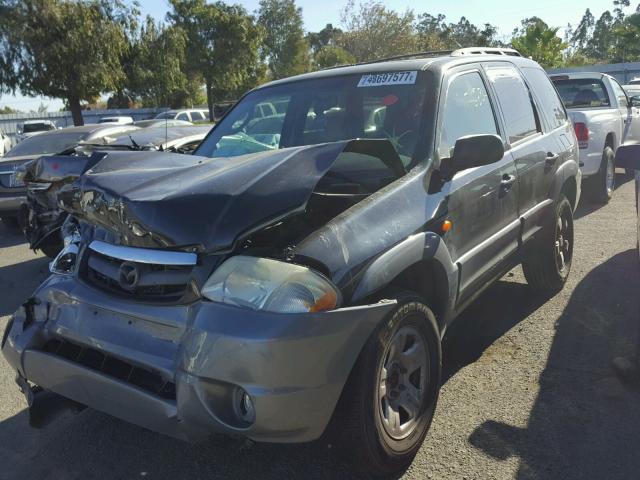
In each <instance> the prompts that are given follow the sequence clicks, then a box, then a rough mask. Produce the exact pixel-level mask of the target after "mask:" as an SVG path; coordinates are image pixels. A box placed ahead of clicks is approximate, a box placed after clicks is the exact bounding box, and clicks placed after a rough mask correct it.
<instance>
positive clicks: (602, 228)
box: [0, 178, 640, 480]
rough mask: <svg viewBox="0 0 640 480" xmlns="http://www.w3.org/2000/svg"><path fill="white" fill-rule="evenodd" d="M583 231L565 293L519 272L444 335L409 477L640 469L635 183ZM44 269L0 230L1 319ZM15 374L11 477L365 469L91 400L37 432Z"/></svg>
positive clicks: (625, 475) (586, 209)
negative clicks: (134, 415) (631, 364)
mask: <svg viewBox="0 0 640 480" xmlns="http://www.w3.org/2000/svg"><path fill="white" fill-rule="evenodd" d="M620 180H622V179H621V178H620ZM575 228H576V245H575V251H574V260H573V267H572V272H571V276H570V279H569V281H568V283H567V285H566V287H565V289H564V290H563V291H562V292H561V293H559V294H558V295H556V296H554V297H553V298H546V297H542V296H539V295H534V294H533V293H532V292H531V291H530V290H529V288H528V287H527V285H526V283H525V281H524V278H523V276H522V272H521V270H520V269H519V268H517V269H514V270H513V271H512V272H510V273H509V274H508V275H507V276H505V277H504V278H503V279H502V280H500V281H499V282H498V283H496V284H495V285H494V286H492V287H491V288H489V289H488V290H487V291H486V292H485V293H484V294H483V295H482V296H481V297H480V298H479V299H478V301H476V302H475V303H474V304H473V305H472V306H470V307H469V308H468V309H467V311H466V312H465V313H464V314H463V315H462V317H461V318H460V319H459V320H458V321H457V322H456V324H455V325H454V326H453V327H452V328H451V329H450V330H449V332H448V334H447V337H446V339H445V344H444V370H445V383H444V385H443V387H442V393H441V395H440V401H439V404H438V408H437V411H436V414H435V419H434V422H433V425H432V428H431V431H430V432H429V434H428V436H427V439H426V441H425V443H424V445H423V447H422V449H421V450H420V452H419V454H418V456H417V457H416V459H415V461H414V462H413V464H412V466H411V467H410V468H409V469H408V470H407V471H406V472H405V473H404V474H403V475H402V476H401V478H406V479H511V478H515V479H563V480H564V479H583V478H593V479H604V478H606V479H625V480H627V479H633V478H639V477H640V376H638V375H636V374H635V372H624V373H621V372H620V371H619V369H616V368H614V359H616V358H629V357H630V356H632V355H633V354H634V352H635V351H636V348H637V339H638V323H639V322H640V264H639V262H638V258H637V254H636V251H635V247H636V236H635V228H636V223H635V210H634V193H633V185H632V183H631V182H627V183H624V184H622V185H621V186H620V187H619V188H618V189H617V191H616V192H615V196H614V199H613V200H612V202H611V203H610V204H609V205H607V206H604V207H597V206H595V205H590V204H588V203H585V204H583V205H581V206H580V207H579V210H578V212H577V214H576V226H575ZM47 263H48V260H47V259H46V258H45V257H43V255H41V254H37V255H36V254H34V253H33V252H31V251H30V250H29V249H28V248H27V246H26V245H25V244H24V243H23V240H22V238H21V237H20V236H19V235H18V234H17V233H15V232H13V231H10V230H7V229H6V228H5V227H3V226H1V225H0V329H4V326H5V325H6V322H7V320H8V319H9V316H10V315H11V313H12V312H13V311H14V310H15V309H16V308H17V307H18V306H19V305H20V304H21V303H22V301H23V300H24V299H25V298H26V297H27V296H28V295H29V294H30V292H31V291H32V290H33V289H34V288H35V287H36V286H37V285H38V283H39V282H41V281H42V280H43V279H44V278H45V277H46V275H47ZM13 378H14V374H13V371H11V370H10V368H9V366H8V365H7V363H6V362H5V361H4V358H2V357H0V479H2V480H4V479H65V480H66V479H83V480H85V479H135V478H145V479H147V478H149V479H182V478H189V479H205V478H206V479H221V478H233V479H252V478H268V479H279V480H280V479H283V478H305V479H312V478H354V477H355V475H353V473H352V472H351V471H350V470H349V466H348V465H347V464H345V463H343V462H342V461H341V460H340V459H339V457H340V456H339V455H336V452H335V451H334V449H333V448H331V445H327V444H326V443H324V442H316V443H312V444H308V445H301V446H286V445H266V444H255V443H252V442H249V441H246V440H243V439H239V438H228V437H222V436H219V437H214V438H212V439H211V440H209V441H207V442H204V443H201V444H198V445H190V444H186V443H183V442H181V441H178V440H174V439H171V438H168V437H163V436H161V435H159V434H156V433H153V432H150V431H147V430H144V429H142V428H139V427H136V426H134V425H130V424H127V423H125V422H123V421H120V420H117V419H114V418H111V417H109V416H107V415H104V414H102V413H99V412H96V411H93V410H89V409H87V410H84V411H83V412H82V413H79V414H72V413H65V414H64V415H63V416H61V417H60V418H58V419H56V420H55V421H53V422H52V423H51V424H49V425H48V426H46V427H45V428H43V429H41V430H34V429H31V428H30V427H29V425H28V414H27V411H26V410H25V407H26V403H25V400H24V398H23V397H22V395H21V394H20V393H19V391H18V388H17V386H16V385H15V384H14V381H13Z"/></svg>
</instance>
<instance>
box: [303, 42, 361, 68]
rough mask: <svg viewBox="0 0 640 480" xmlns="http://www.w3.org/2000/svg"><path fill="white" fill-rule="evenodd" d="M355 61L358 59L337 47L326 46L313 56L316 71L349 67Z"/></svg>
mask: <svg viewBox="0 0 640 480" xmlns="http://www.w3.org/2000/svg"><path fill="white" fill-rule="evenodd" d="M355 61H356V58H355V57H354V56H353V55H351V54H350V53H349V52H347V51H346V50H344V49H342V48H340V47H338V46H337V45H325V46H324V47H321V48H320V50H318V51H317V52H316V54H315V55H314V56H313V65H314V67H315V68H316V69H321V68H329V67H335V66H336V65H348V64H352V63H355Z"/></svg>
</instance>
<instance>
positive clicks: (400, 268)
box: [352, 232, 458, 329]
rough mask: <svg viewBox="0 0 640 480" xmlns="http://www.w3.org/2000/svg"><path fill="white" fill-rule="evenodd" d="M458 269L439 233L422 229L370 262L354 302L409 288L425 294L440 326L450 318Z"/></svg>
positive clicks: (456, 285)
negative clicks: (422, 230)
mask: <svg viewBox="0 0 640 480" xmlns="http://www.w3.org/2000/svg"><path fill="white" fill-rule="evenodd" d="M457 272H458V269H457V267H456V265H455V264H454V263H453V262H452V261H451V256H450V255H449V251H448V249H447V247H446V245H445V244H444V242H443V241H442V238H441V237H440V236H439V235H436V234H435V233H432V232H426V233H425V232H421V233H418V234H415V235H412V236H411V237H409V238H407V239H406V240H404V241H402V242H400V243H399V244H398V245H396V246H394V247H393V248H391V249H389V250H388V251H387V252H385V253H384V254H382V255H380V256H379V257H378V258H376V259H375V260H374V261H373V262H372V263H371V264H369V265H368V266H367V267H366V269H365V271H364V273H363V274H362V276H361V279H360V281H359V283H358V285H357V287H356V289H355V292H354V294H353V296H352V302H357V301H359V300H362V299H365V298H371V297H372V296H376V295H380V294H381V293H382V292H390V291H395V290H410V291H413V292H415V293H417V294H419V295H420V296H422V297H423V298H424V299H425V301H426V302H427V305H428V306H429V308H430V309H431V310H432V311H433V313H434V315H435V316H436V320H437V323H438V326H439V328H440V329H443V328H444V326H445V325H446V323H448V321H449V320H450V318H451V315H452V312H453V306H454V303H455V296H456V293H457V288H458V273H457Z"/></svg>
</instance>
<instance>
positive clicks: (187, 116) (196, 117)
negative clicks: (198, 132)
mask: <svg viewBox="0 0 640 480" xmlns="http://www.w3.org/2000/svg"><path fill="white" fill-rule="evenodd" d="M156 119H167V120H185V121H187V122H206V121H209V112H208V111H207V110H205V109H202V108H192V109H184V110H167V111H166V112H162V113H160V114H158V115H156Z"/></svg>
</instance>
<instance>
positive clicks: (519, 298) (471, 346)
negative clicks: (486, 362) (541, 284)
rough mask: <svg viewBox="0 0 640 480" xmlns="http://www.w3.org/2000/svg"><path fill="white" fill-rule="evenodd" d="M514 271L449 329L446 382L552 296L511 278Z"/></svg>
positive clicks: (444, 370) (445, 343) (445, 342)
mask: <svg viewBox="0 0 640 480" xmlns="http://www.w3.org/2000/svg"><path fill="white" fill-rule="evenodd" d="M511 275H512V273H509V274H507V276H506V277H504V279H503V280H500V281H498V282H497V283H495V284H494V285H492V286H491V287H489V288H488V289H487V291H485V292H484V293H483V294H482V295H481V296H480V297H479V298H478V299H477V300H476V301H475V302H474V303H473V304H472V305H470V306H469V308H467V309H466V310H465V311H464V312H463V313H462V314H461V315H460V316H459V317H458V318H457V319H456V321H455V322H454V323H453V324H452V325H451V326H450V327H449V329H448V330H447V333H446V335H445V337H444V340H443V344H442V349H443V359H442V383H443V384H444V383H446V382H447V380H449V379H450V378H451V377H453V376H454V375H455V374H456V373H457V372H458V371H459V370H460V369H462V368H464V367H465V366H467V365H470V364H472V363H473V362H475V361H476V360H478V359H479V358H480V357H481V356H482V354H483V352H484V351H485V350H486V349H487V348H489V347H490V346H491V345H492V344H493V343H495V341H496V340H498V339H499V338H500V337H502V335H504V334H505V333H506V332H508V331H509V330H511V329H512V328H513V327H515V326H516V325H517V324H518V323H520V322H521V321H523V320H524V319H526V318H527V317H528V316H529V315H530V314H531V313H532V312H534V311H536V310H537V309H538V308H540V307H541V306H542V305H543V304H544V303H545V302H546V301H547V300H549V296H548V295H544V294H537V293H535V292H533V291H532V290H531V287H529V285H527V284H526V283H517V282H512V281H508V279H509V278H510V276H511Z"/></svg>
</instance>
